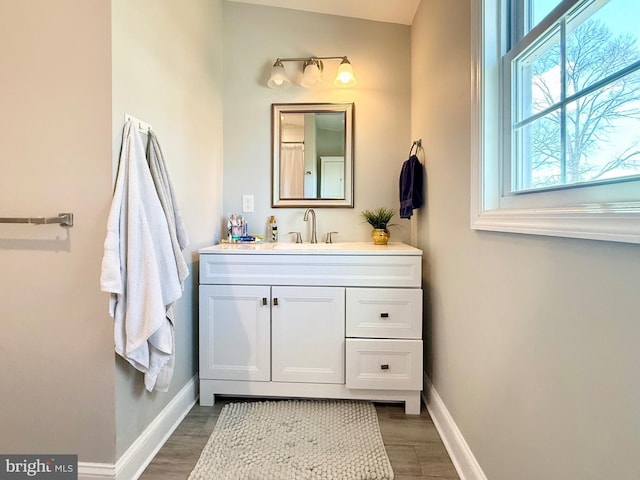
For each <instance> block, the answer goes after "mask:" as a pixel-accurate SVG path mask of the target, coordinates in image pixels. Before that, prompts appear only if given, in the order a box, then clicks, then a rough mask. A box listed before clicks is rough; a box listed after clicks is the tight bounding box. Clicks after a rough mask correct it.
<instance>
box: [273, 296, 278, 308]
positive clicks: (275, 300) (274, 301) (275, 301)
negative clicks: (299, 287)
mask: <svg viewBox="0 0 640 480" xmlns="http://www.w3.org/2000/svg"><path fill="white" fill-rule="evenodd" d="M273 304H274V305H275V306H276V307H277V306H278V299H277V298H274V299H273Z"/></svg>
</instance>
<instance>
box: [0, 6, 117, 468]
mask: <svg viewBox="0 0 640 480" xmlns="http://www.w3.org/2000/svg"><path fill="white" fill-rule="evenodd" d="M0 19H1V20H0V23H1V24H2V25H1V27H0V59H1V62H2V63H1V66H0V78H1V80H0V84H1V85H2V87H1V88H0V165H2V175H0V217H14V216H16V217H21V216H27V217H28V216H56V215H57V214H58V213H60V212H71V213H73V214H74V215H75V225H74V226H73V227H71V228H62V227H60V226H58V225H41V226H34V225H6V224H0V271H1V272H2V273H1V276H2V280H1V283H2V286H1V287H0V311H1V312H2V313H0V366H1V367H0V368H1V369H2V374H1V375H0V379H1V381H0V404H1V405H2V408H0V425H1V427H0V446H1V448H0V449H1V450H2V453H34V454H43V453H55V452H68V453H77V454H78V455H79V459H80V461H95V462H112V461H113V458H114V446H115V424H114V415H115V413H114V403H113V388H114V368H113V330H112V324H113V323H112V322H111V319H110V318H109V315H108V313H107V308H106V307H107V297H106V295H105V294H103V293H101V292H100V285H99V277H100V261H101V259H102V248H103V247H102V245H103V242H104V234H105V227H104V226H105V224H106V221H107V212H108V207H109V202H110V198H111V142H110V136H111V135H110V133H111V60H110V50H111V44H110V37H111V33H110V23H109V22H110V11H109V2H108V1H105V0H102V1H92V2H87V1H85V0H62V1H56V2H51V1H49V0H30V1H29V2H23V1H8V0H2V1H0ZM78 39H81V40H82V41H78Z"/></svg>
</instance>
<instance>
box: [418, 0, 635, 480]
mask: <svg viewBox="0 0 640 480" xmlns="http://www.w3.org/2000/svg"><path fill="white" fill-rule="evenodd" d="M470 41H471V40H470V1H467V0H458V1H456V2H452V1H450V0H423V1H422V4H421V6H420V8H419V11H418V13H417V15H416V18H415V20H414V24H413V26H412V106H413V110H412V132H413V136H414V137H422V138H423V143H424V145H425V149H426V155H425V163H426V168H427V172H428V188H427V192H428V195H427V202H428V203H427V208H426V209H425V211H424V212H422V213H421V216H420V220H419V222H418V223H419V226H418V237H419V244H420V246H421V247H422V248H423V249H424V251H425V254H426V262H425V266H426V268H425V283H426V288H427V289H428V303H427V304H426V309H425V310H426V312H427V318H426V322H427V323H426V325H427V337H426V338H427V341H428V342H429V358H428V373H429V375H430V377H431V378H432V380H433V384H434V386H435V388H436V390H437V392H438V393H439V394H440V396H441V397H442V399H443V401H444V402H445V404H446V406H447V408H448V410H449V411H450V413H451V414H452V416H453V418H454V420H455V422H456V423H457V425H458V427H459V428H460V430H461V431H462V434H463V435H464V438H465V439H466V440H467V442H468V443H469V446H470V447H471V450H472V451H473V453H474V454H475V456H476V458H477V460H478V461H479V463H480V465H481V467H482V469H483V470H484V472H485V474H486V475H487V478H489V479H490V480H513V479H518V480H539V479H542V478H553V479H554V480H575V479H602V478H625V479H631V478H638V477H639V476H640V458H639V457H638V455H637V451H638V448H639V447H640V445H639V442H638V438H639V437H638V432H640V409H638V405H640V378H639V376H638V368H637V366H638V364H639V362H640V348H638V345H639V344H640V321H639V320H640V319H639V317H638V311H640V295H638V292H639V291H640V274H639V273H638V272H640V247H639V246H637V245H627V244H617V243H612V242H596V241H584V240H574V239H560V238H553V237H541V236H540V237H539V236H529V235H513V234H500V233H489V232H477V231H473V230H471V229H470V228H469V204H470V197H469V182H470V156H471V147H470V115H471V111H470V101H471V98H470V92H471V85H470Z"/></svg>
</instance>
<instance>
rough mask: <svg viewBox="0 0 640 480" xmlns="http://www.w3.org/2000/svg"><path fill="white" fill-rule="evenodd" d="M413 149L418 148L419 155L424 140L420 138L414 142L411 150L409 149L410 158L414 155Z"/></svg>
mask: <svg viewBox="0 0 640 480" xmlns="http://www.w3.org/2000/svg"><path fill="white" fill-rule="evenodd" d="M413 147H416V153H418V150H419V149H421V148H422V139H421V138H419V139H418V140H414V141H413V143H412V144H411V148H410V149H409V156H411V153H413Z"/></svg>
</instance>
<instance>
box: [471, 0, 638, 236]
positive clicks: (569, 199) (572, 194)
mask: <svg viewBox="0 0 640 480" xmlns="http://www.w3.org/2000/svg"><path fill="white" fill-rule="evenodd" d="M575 3H576V0H564V1H563V2H561V3H560V4H559V5H558V6H557V7H556V9H555V10H554V12H556V13H559V12H566V11H568V10H569V9H570V8H573V6H574V4H575ZM471 4H472V7H471V8H472V12H471V14H472V30H471V83H472V85H471V87H472V92H471V100H472V107H471V117H472V118H471V130H472V131H471V149H472V155H471V157H472V158H471V228H472V229H474V230H488V231H500V232H511V233H523V234H534V235H548V236H559V237H570V238H584V239H592V240H605V241H614V242H624V243H636V244H637V243H640V188H638V189H637V195H636V194H635V192H633V193H632V195H631V196H629V197H627V199H626V200H624V201H607V200H606V199H605V200H603V199H602V198H601V194H600V193H598V192H600V191H603V192H606V190H607V189H609V190H611V188H612V186H613V188H616V186H617V185H626V188H627V190H628V189H629V182H620V183H619V184H618V183H614V184H613V185H611V184H609V185H602V186H601V185H593V186H588V187H581V188H562V189H558V190H552V191H545V190H541V191H537V192H535V193H532V194H530V195H529V194H526V195H522V194H516V195H505V194H504V193H503V189H504V188H503V187H504V185H505V175H510V170H509V169H508V168H504V166H503V163H502V159H503V158H505V155H504V151H505V148H507V145H508V144H509V142H505V135H510V127H509V125H508V123H507V122H503V121H501V120H502V119H501V115H502V113H501V112H503V111H504V110H503V102H505V99H504V98H505V96H504V95H503V94H502V92H503V91H504V90H505V89H508V88H510V87H509V86H507V85H504V76H503V75H502V70H501V69H502V68H503V58H502V57H503V52H506V50H507V49H506V46H507V44H508V42H507V40H508V39H509V37H508V35H509V32H508V28H507V23H508V22H506V21H504V20H505V19H507V18H509V17H508V15H510V14H511V13H510V12H509V11H508V9H507V5H506V1H504V0H479V1H477V2H476V1H474V2H471ZM551 23H552V22H551V21H550V20H548V19H547V20H545V21H542V22H541V23H540V25H538V26H536V27H535V28H534V29H533V30H532V31H534V30H535V31H539V32H544V31H545V30H546V29H547V28H548V27H549V26H550V25H551ZM505 123H507V124H506V125H505ZM621 188H624V187H621ZM599 189H604V190H599ZM507 197H509V198H511V199H513V198H517V201H515V202H514V201H510V200H509V199H508V198H507ZM530 199H532V200H530ZM529 200H530V201H529Z"/></svg>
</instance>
